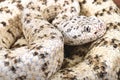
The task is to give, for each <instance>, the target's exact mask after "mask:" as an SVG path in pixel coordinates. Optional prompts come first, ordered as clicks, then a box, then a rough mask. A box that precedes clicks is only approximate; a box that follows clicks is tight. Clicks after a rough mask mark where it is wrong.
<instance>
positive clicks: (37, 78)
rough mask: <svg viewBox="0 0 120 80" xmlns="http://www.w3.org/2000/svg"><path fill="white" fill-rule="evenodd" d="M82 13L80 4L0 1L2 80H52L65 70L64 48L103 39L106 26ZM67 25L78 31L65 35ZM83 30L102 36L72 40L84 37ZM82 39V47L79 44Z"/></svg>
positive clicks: (57, 0) (69, 1)
mask: <svg viewBox="0 0 120 80" xmlns="http://www.w3.org/2000/svg"><path fill="white" fill-rule="evenodd" d="M79 13H80V5H79V2H78V0H2V1H0V18H1V19H0V47H1V48H0V65H1V66H0V79H1V80H19V79H21V80H49V78H50V77H51V76H52V75H53V74H54V73H55V72H57V70H58V69H60V67H61V66H62V63H63V59H64V50H63V49H64V44H66V43H67V44H68V43H69V44H68V45H81V44H84V43H87V42H91V41H93V40H96V39H97V38H100V37H101V36H103V34H104V33H105V31H106V26H105V25H104V23H103V22H102V21H101V20H99V19H97V18H96V17H85V16H79ZM83 17H85V19H83ZM72 20H73V21H74V22H75V23H74V24H72ZM66 22H68V24H69V25H71V24H72V25H73V26H74V27H73V29H74V28H76V27H79V28H78V29H76V30H73V31H72V32H71V34H70V35H68V34H67V32H64V31H65V30H66V28H68V29H69V26H67V25H66V26H65V25H64V24H66ZM78 24H79V25H78ZM82 24H87V26H89V29H88V28H87V29H85V27H84V25H83V26H82ZM76 25H78V26H76ZM62 27H66V28H63V29H61V28H62ZM93 27H94V28H93ZM79 29H80V30H81V31H80V32H78V31H79ZM82 30H84V31H86V30H87V32H89V31H90V30H93V31H91V32H92V33H94V34H96V33H95V32H96V31H97V32H98V33H99V32H100V33H99V34H98V35H91V36H83V37H80V38H78V39H75V40H72V39H73V38H74V37H75V36H76V35H79V34H81V35H84V34H83V33H84V32H83V33H82ZM100 30H101V31H100ZM76 32H78V33H76ZM66 34H67V35H66ZM86 34H87V33H85V35H86ZM21 36H22V37H24V40H23V39H20V37H21ZM66 37H68V38H67V39H66ZM88 37H89V39H88ZM82 39H83V41H82V43H81V42H78V41H81V40H82ZM67 40H68V41H67ZM71 40H72V42H71ZM66 41H67V42H66ZM69 41H70V42H69Z"/></svg>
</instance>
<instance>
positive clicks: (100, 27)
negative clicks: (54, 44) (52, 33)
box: [57, 16, 106, 45]
mask: <svg viewBox="0 0 120 80" xmlns="http://www.w3.org/2000/svg"><path fill="white" fill-rule="evenodd" d="M105 26H106V25H105V23H104V22H103V21H101V20H99V19H97V18H96V17H94V16H90V17H86V16H74V17H72V18H70V19H68V20H63V21H62V22H61V23H60V24H58V26H57V28H58V29H59V30H60V31H61V32H62V33H63V36H64V39H65V44H67V45H80V44H85V43H88V42H91V41H94V40H96V39H98V38H100V37H101V36H103V34H104V33H105V31H106V27H105Z"/></svg>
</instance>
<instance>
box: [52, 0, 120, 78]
mask: <svg viewBox="0 0 120 80" xmlns="http://www.w3.org/2000/svg"><path fill="white" fill-rule="evenodd" d="M79 2H80V4H81V12H82V14H84V15H86V16H96V17H98V18H99V19H101V20H103V21H104V22H105V23H106V25H107V32H106V34H105V35H104V36H103V37H102V38H100V39H98V40H96V41H95V42H93V43H91V44H89V45H88V44H87V45H84V46H83V47H82V46H77V48H76V47H75V48H74V49H73V50H74V51H73V53H72V52H71V53H72V56H74V57H72V58H71V56H70V57H68V58H66V59H65V61H66V63H67V65H63V68H62V69H61V70H59V71H58V72H57V73H56V74H55V75H53V76H52V78H51V80H56V79H57V80H120V37H119V36H120V10H119V8H118V7H117V6H116V5H115V3H114V2H113V0H79ZM81 47H82V48H81ZM84 47H85V48H84ZM74 53H76V54H74ZM81 54H82V55H81ZM83 54H84V55H83ZM76 55H77V57H75V56H76ZM81 58H82V59H81ZM79 59H81V60H79Z"/></svg>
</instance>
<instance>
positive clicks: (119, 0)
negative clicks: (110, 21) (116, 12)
mask: <svg viewBox="0 0 120 80" xmlns="http://www.w3.org/2000/svg"><path fill="white" fill-rule="evenodd" d="M113 1H114V2H115V3H116V5H117V6H118V7H119V8H120V0H113Z"/></svg>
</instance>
